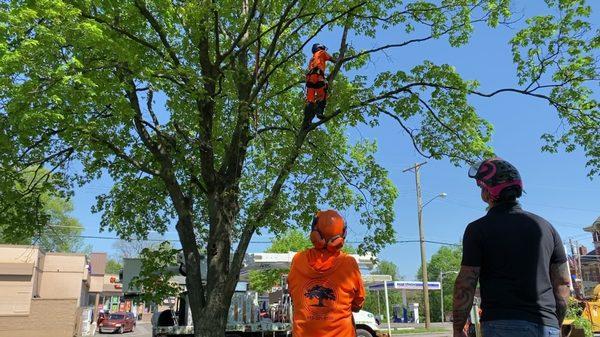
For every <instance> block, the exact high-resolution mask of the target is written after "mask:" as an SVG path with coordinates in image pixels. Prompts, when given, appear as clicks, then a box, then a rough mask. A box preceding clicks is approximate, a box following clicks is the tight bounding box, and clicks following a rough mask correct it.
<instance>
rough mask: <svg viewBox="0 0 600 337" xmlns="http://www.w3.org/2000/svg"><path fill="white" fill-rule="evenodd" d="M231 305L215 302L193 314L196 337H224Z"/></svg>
mask: <svg viewBox="0 0 600 337" xmlns="http://www.w3.org/2000/svg"><path fill="white" fill-rule="evenodd" d="M228 311H229V304H226V303H218V302H213V303H212V305H209V306H207V307H206V308H203V309H200V310H197V314H196V315H194V314H192V317H193V321H194V337H224V336H225V330H226V329H227V316H228V315H227V314H228Z"/></svg>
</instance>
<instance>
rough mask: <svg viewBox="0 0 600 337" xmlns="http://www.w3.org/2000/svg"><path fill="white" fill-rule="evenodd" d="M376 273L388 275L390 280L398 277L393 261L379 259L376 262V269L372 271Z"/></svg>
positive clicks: (396, 267)
mask: <svg viewBox="0 0 600 337" xmlns="http://www.w3.org/2000/svg"><path fill="white" fill-rule="evenodd" d="M373 274H377V275H390V276H391V277H392V280H397V279H398V266H396V264H395V263H393V262H390V261H386V260H381V261H379V262H378V263H377V269H375V270H374V271H373Z"/></svg>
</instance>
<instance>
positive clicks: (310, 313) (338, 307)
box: [288, 248, 365, 337]
mask: <svg viewBox="0 0 600 337" xmlns="http://www.w3.org/2000/svg"><path fill="white" fill-rule="evenodd" d="M288 286H289V291H290V296H291V297H292V302H293V306H294V317H293V319H294V322H293V328H292V336H294V337H352V336H356V331H355V327H354V320H353V318H352V310H355V311H358V310H359V309H360V308H361V307H362V305H363V303H364V300H365V289H364V285H363V282H362V277H361V274H360V270H359V269H358V264H357V263H356V260H355V259H354V258H353V257H352V256H349V255H347V254H345V253H342V252H336V253H330V252H328V251H326V250H317V249H314V248H312V249H308V250H305V251H303V252H300V253H298V254H296V256H294V259H293V261H292V265H291V269H290V273H289V274H288Z"/></svg>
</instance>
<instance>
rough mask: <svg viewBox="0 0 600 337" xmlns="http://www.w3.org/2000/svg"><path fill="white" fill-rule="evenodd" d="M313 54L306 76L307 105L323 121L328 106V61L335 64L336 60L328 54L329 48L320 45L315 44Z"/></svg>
mask: <svg viewBox="0 0 600 337" xmlns="http://www.w3.org/2000/svg"><path fill="white" fill-rule="evenodd" d="M312 53H313V56H312V58H311V59H310V62H309V63H308V73H307V74H306V104H307V105H308V108H309V109H311V110H316V115H317V117H318V118H319V119H323V118H324V117H325V115H324V114H323V112H324V111H325V105H326V104H327V79H326V77H325V66H326V63H327V61H329V62H333V61H334V58H333V57H332V56H331V55H329V54H328V53H327V47H325V45H323V44H320V43H315V44H313V46H312Z"/></svg>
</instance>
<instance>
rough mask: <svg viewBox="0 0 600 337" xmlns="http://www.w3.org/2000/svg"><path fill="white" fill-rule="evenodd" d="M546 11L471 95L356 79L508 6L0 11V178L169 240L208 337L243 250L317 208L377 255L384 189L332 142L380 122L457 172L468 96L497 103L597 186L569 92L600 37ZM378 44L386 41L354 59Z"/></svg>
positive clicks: (417, 69)
mask: <svg viewBox="0 0 600 337" xmlns="http://www.w3.org/2000/svg"><path fill="white" fill-rule="evenodd" d="M546 2H547V4H548V6H549V8H550V11H549V13H550V14H548V15H544V16H538V17H534V18H530V19H529V20H528V21H527V27H526V28H524V29H523V30H521V31H519V32H517V35H516V37H515V39H513V40H512V42H511V44H512V52H513V54H514V59H515V63H516V65H517V73H516V76H517V78H518V80H519V86H518V87H516V88H499V89H498V90H497V91H494V92H489V93H487V92H482V91H480V90H479V89H478V82H477V81H474V80H464V79H462V78H461V76H460V74H458V73H457V72H456V70H455V69H454V68H453V67H452V66H451V65H448V64H434V63H433V62H430V61H428V60H426V59H424V60H423V62H422V63H421V64H418V65H416V66H414V67H412V68H410V69H394V70H390V71H384V72H379V73H373V71H372V70H371V71H367V70H366V65H367V64H368V62H369V58H370V56H371V55H373V54H375V53H385V52H386V51H387V50H390V49H392V48H402V47H405V46H409V45H413V44H418V43H427V42H428V41H431V40H435V39H441V38H447V39H448V41H449V42H450V44H451V45H452V46H461V45H464V44H466V43H467V42H468V40H469V37H470V36H471V34H472V33H473V31H474V28H475V26H476V25H488V26H491V27H496V26H497V25H498V24H499V23H501V22H502V21H503V20H508V19H509V17H510V4H511V2H510V1H509V0H443V1H441V2H427V1H410V2H407V3H405V4H401V3H399V2H398V1H389V0H377V1H361V0H335V1H328V2H323V1H316V0H288V1H264V0H262V1H261V0H242V1H240V0H219V1H214V0H213V1H211V0H190V1H180V0H172V1H167V0H123V1H109V0H105V1H89V0H69V1H64V0H38V1H25V0H7V1H2V2H0V34H1V35H2V40H1V41H0V124H1V126H2V127H1V128H0V130H1V131H0V132H1V133H0V135H1V139H0V145H1V146H2V151H0V163H2V165H3V166H2V172H3V174H5V173H4V172H8V173H7V174H13V173H14V172H17V171H18V170H20V169H22V168H23V167H29V166H31V165H38V166H43V167H47V168H48V169H49V171H50V172H60V173H62V174H63V175H64V177H65V178H67V179H66V180H65V181H69V182H76V183H78V184H81V185H83V184H85V183H88V182H90V181H92V180H94V179H96V178H98V177H100V176H101V175H109V176H110V177H111V178H112V180H113V181H114V185H113V187H112V189H111V191H110V192H109V193H107V194H104V195H101V196H100V197H99V198H98V202H97V205H96V207H95V208H94V209H95V210H96V211H98V212H101V213H102V225H103V226H104V227H107V228H109V229H111V230H114V231H116V232H117V233H118V234H119V235H120V236H121V237H123V238H125V239H130V238H132V237H135V238H138V239H140V238H141V239H143V238H144V236H147V235H148V233H149V231H150V230H156V231H159V232H164V231H166V230H167V228H168V227H169V225H170V224H172V223H176V226H175V228H176V230H177V232H178V235H179V238H180V241H181V246H182V248H183V252H184V258H185V264H186V270H187V288H188V291H189V301H190V304H191V307H192V317H193V322H194V329H195V334H196V336H223V333H224V332H223V331H224V330H225V324H226V318H227V310H228V307H229V304H230V299H231V296H232V294H233V291H234V288H235V284H236V282H237V281H238V277H239V276H238V275H239V271H240V268H241V267H242V262H243V258H244V255H245V253H246V249H247V247H248V244H249V243H250V240H251V239H252V237H253V235H254V234H255V233H256V232H261V231H271V232H273V233H280V232H283V231H284V230H285V229H286V228H288V227H290V226H302V227H305V229H306V227H307V226H308V225H309V224H310V217H311V216H312V214H313V213H314V211H315V209H316V208H317V205H323V204H327V205H329V206H330V207H335V208H339V209H353V210H355V211H356V213H358V214H359V215H360V225H362V226H364V227H365V230H366V231H367V233H368V234H367V237H365V240H364V243H363V244H362V245H361V246H360V247H359V248H360V249H361V250H362V251H365V250H371V251H377V250H378V249H379V248H380V247H381V246H382V245H384V244H386V243H389V242H391V241H392V240H393V237H394V236H393V229H392V226H391V224H392V222H393V220H394V210H393V204H394V200H395V197H396V188H395V187H394V186H393V184H392V183H391V182H390V181H389V179H388V176H387V172H386V170H385V169H384V168H382V167H380V166H379V165H378V164H377V163H376V162H375V160H374V156H373V153H374V152H375V151H376V144H375V143H374V142H368V141H362V142H357V143H352V144H351V143H350V142H349V141H348V139H347V137H346V135H345V133H344V131H345V129H346V128H347V127H348V126H354V125H358V124H366V125H371V126H376V125H377V124H379V123H384V122H389V121H392V122H394V123H397V124H398V126H399V127H400V128H402V129H403V130H405V131H406V132H407V134H408V136H410V137H411V139H412V141H413V144H414V146H415V148H416V149H417V150H418V151H420V152H421V153H422V154H423V155H424V156H426V157H431V158H435V159H439V158H442V157H444V156H448V157H449V158H450V159H451V161H452V162H453V163H455V164H460V163H462V162H464V161H472V160H474V159H475V158H477V157H480V156H482V155H486V154H489V153H490V149H489V147H488V146H487V142H488V141H489V139H490V133H491V126H490V125H489V124H488V123H487V122H485V121H484V120H482V119H481V118H480V117H479V116H478V115H477V113H476V111H475V109H474V107H473V106H472V105H470V104H469V97H470V96H484V97H491V96H495V95H498V94H501V93H507V92H512V93H516V94H521V95H527V96H530V97H531V98H532V99H541V100H544V101H546V102H548V103H549V109H548V110H554V112H555V113H556V112H557V113H558V114H559V116H560V117H561V119H562V120H563V121H564V125H565V128H564V133H563V134H558V135H557V136H555V137H554V138H553V137H552V136H550V135H549V136H546V139H547V140H548V147H547V148H546V149H547V150H551V151H553V150H556V149H557V148H558V147H559V146H561V145H563V144H565V145H566V146H567V150H571V149H572V148H574V147H576V146H580V147H582V148H583V149H584V150H585V151H586V153H587V154H588V155H589V158H590V162H589V165H590V169H591V171H592V173H594V172H596V170H597V169H598V167H599V166H600V159H599V157H600V156H599V150H598V146H599V145H598V144H600V141H598V137H600V136H599V135H598V134H599V133H598V132H597V129H598V119H599V118H598V105H597V102H596V101H595V100H593V99H592V98H591V94H592V92H591V89H589V87H587V86H586V85H588V84H589V81H591V80H597V78H598V70H597V65H596V58H595V54H594V53H595V52H596V49H595V48H597V47H598V43H599V40H600V38H598V36H597V32H595V31H593V29H592V27H591V26H590V24H589V23H587V22H586V20H588V17H589V12H590V9H589V7H587V6H586V5H585V2H584V1H583V0H547V1H546ZM380 30H393V31H394V32H395V33H396V34H395V38H394V40H390V41H383V43H381V44H380V45H379V46H378V47H374V48H373V49H368V50H357V49H356V48H353V46H352V43H353V41H358V40H361V39H371V38H375V36H376V32H377V31H380ZM324 31H330V32H331V34H335V35H337V38H335V39H334V38H332V39H331V40H330V43H329V44H330V46H331V45H332V44H333V43H334V40H335V43H336V44H337V48H335V49H338V51H339V58H338V59H337V61H336V62H335V65H334V66H333V67H332V68H331V69H330V70H329V75H328V78H329V81H330V85H331V86H330V99H329V103H328V106H327V110H326V118H324V119H323V120H316V121H315V120H314V116H313V115H314V112H313V111H311V110H307V109H304V98H303V89H302V79H303V77H304V65H305V64H306V61H307V60H306V55H305V53H304V52H305V51H306V50H307V49H308V48H306V47H307V46H310V44H311V43H313V42H315V39H316V38H317V37H320V36H322V35H320V33H321V32H324ZM331 34H329V35H328V36H333V35H331ZM594 34H596V35H595V36H594ZM422 48H423V50H426V46H424V47H422ZM332 49H334V48H332ZM539 113H541V112H539ZM544 113H546V114H550V113H552V112H551V111H545V112H544ZM71 163H73V165H70V164H71ZM78 167H82V169H81V170H76V168H78ZM69 176H70V177H71V178H73V179H68V178H69ZM0 187H4V184H0ZM67 187H68V186H67ZM201 249H202V250H203V251H205V252H206V254H207V262H208V271H207V275H201V273H200V268H199V265H200V263H199V261H200V250H201ZM203 278H205V279H206V283H205V284H204V283H203V282H202V279H203Z"/></svg>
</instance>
